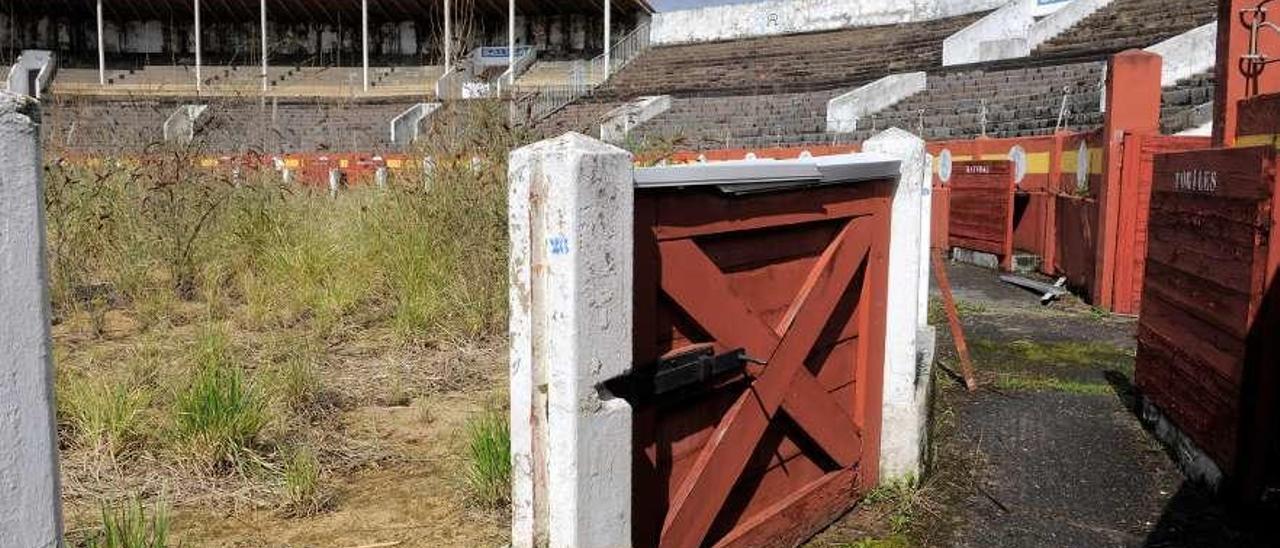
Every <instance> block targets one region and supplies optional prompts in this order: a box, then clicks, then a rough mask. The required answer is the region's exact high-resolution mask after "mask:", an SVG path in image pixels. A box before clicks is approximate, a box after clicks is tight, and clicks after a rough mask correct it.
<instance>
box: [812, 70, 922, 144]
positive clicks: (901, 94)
mask: <svg viewBox="0 0 1280 548" xmlns="http://www.w3.org/2000/svg"><path fill="white" fill-rule="evenodd" d="M928 83H929V76H928V74H927V73H925V72H903V73H899V74H891V75H889V76H885V77H884V78H881V79H879V80H876V81H874V82H871V83H870V84H867V85H865V86H862V87H860V88H858V89H855V90H853V91H850V92H848V93H845V94H843V95H839V96H837V97H835V98H833V99H831V100H830V101H828V102H827V131H828V132H830V133H852V132H855V131H857V130H858V121H859V120H860V119H862V118H863V117H865V116H867V115H869V114H875V113H877V112H880V111H882V110H884V109H886V108H889V107H891V106H893V105H894V104H896V103H898V102H899V101H902V100H903V99H906V98H908V97H910V96H912V95H915V94H917V93H920V92H922V91H924V89H925V87H926V86H927V85H928Z"/></svg>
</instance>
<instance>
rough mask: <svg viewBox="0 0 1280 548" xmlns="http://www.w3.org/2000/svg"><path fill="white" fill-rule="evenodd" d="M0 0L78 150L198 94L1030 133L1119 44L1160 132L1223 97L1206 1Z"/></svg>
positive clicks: (313, 104)
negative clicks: (38, 62)
mask: <svg viewBox="0 0 1280 548" xmlns="http://www.w3.org/2000/svg"><path fill="white" fill-rule="evenodd" d="M8 3H9V4H10V5H9V6H8V7H7V9H5V10H3V14H0V44H3V49H0V55H2V56H3V57H4V59H5V62H9V63H16V65H15V66H26V65H23V63H22V57H23V52H24V51H27V52H30V51H33V50H44V51H50V52H52V53H53V55H52V56H50V59H51V60H50V61H49V64H50V65H51V67H50V69H46V72H49V73H51V75H52V77H51V78H49V80H48V83H47V84H39V83H37V84H36V87H38V88H41V89H40V90H39V91H43V92H45V93H48V94H50V95H51V96H52V97H51V98H50V99H49V100H47V101H46V108H47V109H48V113H47V116H48V117H49V119H50V120H52V121H53V123H52V124H49V125H48V127H47V129H46V133H48V134H49V135H50V138H51V140H52V141H53V142H55V143H57V144H59V145H60V146H65V147H68V148H70V149H82V150H101V149H103V148H104V147H115V148H128V147H137V146H142V145H146V144H149V143H152V142H157V141H160V140H163V139H164V138H165V135H164V133H165V132H164V126H165V123H166V121H168V120H169V119H170V118H171V117H172V116H174V113H175V112H176V111H179V110H181V109H185V108H187V107H188V106H192V107H194V106H199V107H207V108H200V109H199V112H200V114H199V115H198V116H197V117H196V119H195V120H192V125H193V127H194V128H196V130H197V131H193V132H192V134H193V135H195V134H201V135H203V136H205V137H206V139H205V144H206V145H207V146H210V147H212V148H214V149H217V150H221V151H227V152H234V151H243V150H255V151H260V152H265V153H303V152H315V151H336V150H342V151H352V152H371V153H372V152H387V151H394V150H397V149H399V148H402V147H403V146H404V145H405V144H406V142H405V140H404V139H396V138H394V137H393V135H392V133H393V132H392V131H390V130H389V128H390V126H391V123H392V121H393V120H396V121H398V123H403V122H404V121H405V120H413V121H414V124H412V125H414V127H417V128H420V127H425V126H427V125H429V124H430V123H431V121H432V115H429V114H424V115H422V116H417V115H416V114H414V113H417V112H423V113H425V112H426V111H435V108H434V106H424V105H435V104H436V103H437V102H439V101H451V100H472V99H488V100H493V99H497V100H502V101H507V102H509V103H510V111H511V115H512V122H513V123H519V124H528V125H531V126H532V127H534V128H536V130H537V131H538V132H539V133H541V134H547V135H550V134H557V133H560V132H563V131H567V130H576V131H581V132H584V133H588V134H591V135H596V136H599V135H600V134H601V130H600V128H601V126H602V125H607V124H609V123H610V120H615V123H614V125H615V126H616V125H617V123H616V120H617V119H619V117H620V116H622V117H624V118H626V122H625V123H624V124H623V125H624V126H625V128H624V129H623V130H622V131H620V132H617V131H615V132H611V133H610V135H609V137H610V138H611V139H613V140H615V141H621V140H627V141H630V142H634V143H640V142H645V141H649V142H659V141H660V142H671V143H678V148H687V149H693V150H702V149H710V148H723V147H756V146H774V145H805V144H834V143H856V142H859V141H861V140H862V139H865V138H866V137H867V136H869V135H871V134H872V133H874V132H875V131H876V130H878V129H883V128H886V127H891V126H897V127H902V128H905V129H909V130H911V131H913V132H917V133H920V134H922V135H923V136H925V137H926V138H929V139H950V138H966V137H975V136H982V135H985V136H991V137H1018V136H1032V135H1044V134H1048V133H1052V132H1054V131H1055V130H1062V129H1090V128H1094V127H1098V126H1099V124H1100V123H1101V120H1102V114H1103V112H1104V111H1105V105H1104V104H1102V103H1103V101H1102V97H1103V90H1102V87H1103V82H1104V80H1105V74H1104V73H1105V71H1104V66H1105V59H1106V58H1107V57H1108V56H1109V55H1111V54H1114V53H1116V52H1119V51H1122V50H1124V49H1129V48H1148V49H1150V50H1152V51H1156V52H1158V53H1161V54H1162V55H1163V56H1164V57H1165V59H1166V60H1165V65H1166V80H1167V81H1166V82H1163V84H1164V85H1165V87H1166V93H1165V97H1164V101H1163V103H1164V108H1163V111H1162V125H1163V126H1164V129H1165V130H1166V131H1167V132H1170V133H1177V132H1182V131H1188V130H1193V131H1200V132H1204V131H1207V123H1208V119H1207V116H1208V112H1209V107H1210V106H1211V104H1212V95H1213V78H1212V77H1211V75H1210V68H1211V66H1212V63H1211V59H1212V49H1213V47H1214V44H1213V40H1212V33H1206V32H1204V29H1206V28H1207V27H1209V26H1212V24H1213V22H1214V20H1215V17H1216V15H1215V9H1214V3H1213V2H1210V1H1206V0H1176V1H1174V2H1154V1H1152V0H1111V1H1106V0H1069V1H1068V0H1060V1H1052V2H1045V1H1043V0H1018V1H1013V2H999V1H991V0H987V1H979V0H974V1H967V2H925V3H920V2H917V3H916V4H919V5H915V6H913V7H911V8H902V7H900V6H896V5H894V3H891V2H880V1H868V2H860V3H854V4H851V5H850V6H843V7H841V6H836V7H831V6H828V5H826V4H824V3H822V2H815V1H813V0H800V1H794V2H789V3H788V2H781V1H772V2H760V3H754V4H742V5H729V6H718V7H712V8H702V9H697V10H686V11H679V12H666V13H656V14H655V13H653V12H652V9H651V8H650V7H649V5H648V4H647V3H646V2H645V1H644V0H635V1H630V0H629V1H626V2H612V3H605V5H604V6H602V5H600V4H597V3H593V2H586V1H583V2H556V3H545V2H534V1H525V0H522V1H520V2H512V3H511V4H510V5H506V3H501V2H474V1H464V0H452V2H443V3H442V2H407V3H406V2H393V1H389V0H370V2H368V3H367V4H363V5H362V4H361V2H356V1H352V2H343V3H337V2H302V1H297V2H294V1H290V2H285V1H282V0H271V1H264V2H261V3H258V2H250V3H232V2H218V1H216V0H205V1H204V5H203V6H202V7H201V8H200V9H199V10H198V12H199V13H201V14H202V16H203V20H202V21H201V22H200V23H199V24H200V25H203V26H202V27H201V29H202V30H201V31H200V32H196V31H195V28H196V25H197V22H196V17H195V15H196V13H197V10H196V9H195V8H196V6H198V5H199V2H188V1H181V2H179V1H163V2H138V1H126V0H103V1H102V2H101V6H102V11H101V13H102V17H101V20H99V18H98V16H97V14H98V13H99V12H98V11H97V9H96V8H97V6H96V5H95V4H94V3H93V2H91V1H88V0H86V1H71V0H59V1H56V2H34V1H32V2H24V1H20V0H10V1H9V2H8ZM451 3H452V4H453V5H452V6H451V7H452V11H451V12H450V15H449V16H448V17H446V16H445V7H446V6H448V5H450V4H451ZM792 4H794V5H792ZM606 6H607V7H608V9H607V10H606V9H605V7H606ZM787 6H790V7H789V8H788V7H787ZM780 8H785V9H780ZM366 10H367V11H366ZM263 18H265V19H263ZM263 20H265V21H266V26H265V27H263V26H262V21H263ZM606 20H607V21H609V26H608V27H606V26H605V25H604V21H606ZM693 20H701V21H705V22H709V23H707V24H704V25H692V24H691V23H690V21H693ZM446 21H448V22H449V24H447V25H446V24H445V22H446ZM710 22H714V23H710ZM511 23H514V25H512V24H511ZM98 28H102V29H103V32H102V33H101V39H99V33H98V32H97V29H98ZM1010 29H1014V30H1013V31H1010ZM264 31H265V32H264ZM1011 32H1012V33H1011ZM1019 33H1021V34H1019ZM200 37H203V40H199V38H200ZM264 43H265V44H266V49H265V55H264V54H263V53H264V50H263V47H262V44H264ZM605 44H608V45H609V46H610V47H609V48H606V47H605ZM1010 44H1013V47H1010ZM99 46H100V48H99ZM366 46H367V47H366ZM508 46H514V47H508ZM606 50H609V51H606ZM1206 51H1207V55H1206ZM197 52H198V53H197ZM99 53H101V55H99ZM606 54H608V58H607V59H606V58H605V55H606ZM27 68H28V69H29V68H30V67H27ZM22 72H23V71H22V70H19V69H16V68H15V70H14V71H11V75H10V76H11V78H10V79H11V81H13V80H15V74H19V73H22ZM16 79H17V80H19V81H21V80H22V78H16ZM902 82H909V83H908V84H906V85H903V84H902ZM11 87H12V84H11ZM886 89H887V90H891V91H890V92H887V93H886V92H885V91H884V90H886ZM869 95H874V96H875V98H876V100H873V101H868V100H867V97H868V96H869ZM654 97H661V98H662V100H661V101H654V100H652V98H654ZM641 103H643V104H646V105H651V106H648V107H645V108H644V109H641V110H643V112H640V110H638V109H639V108H640V107H638V106H637V105H638V104H641ZM653 105H660V106H659V107H655V106H653ZM439 112H440V113H444V112H447V109H446V110H441V111H439ZM637 113H639V115H638V116H637ZM407 114H413V115H410V116H406V115H407ZM438 115H442V114H437V116H438ZM403 133H404V132H402V135H403ZM219 135H223V136H225V137H219ZM246 137H247V138H246Z"/></svg>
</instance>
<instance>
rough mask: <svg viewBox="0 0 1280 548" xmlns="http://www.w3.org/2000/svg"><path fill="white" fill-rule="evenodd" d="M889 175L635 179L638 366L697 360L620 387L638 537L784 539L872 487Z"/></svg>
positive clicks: (823, 521)
mask: <svg viewBox="0 0 1280 548" xmlns="http://www.w3.org/2000/svg"><path fill="white" fill-rule="evenodd" d="M892 188H893V186H892V182H890V181H875V182H863V183H856V184H848V185H837V186H823V187H817V188H810V189H793V190H783V191H776V192H770V193H765V194H750V195H732V194H727V193H722V192H720V191H718V190H716V189H714V188H707V187H703V188H699V189H692V190H689V189H680V190H675V189H639V190H638V191H637V195H636V216H637V218H636V263H635V264H636V275H635V285H636V287H635V295H636V302H635V341H636V345H635V346H636V348H635V355H636V364H637V371H639V372H643V371H645V370H646V369H648V370H650V371H651V372H652V371H654V370H658V371H661V370H663V369H662V367H664V366H660V365H657V364H659V363H666V364H669V363H671V362H672V361H673V360H685V361H684V363H694V362H697V361H698V359H702V360H703V361H702V362H701V363H703V364H705V365H706V366H707V367H706V368H704V369H701V370H700V372H698V371H699V370H696V369H695V370H692V371H694V372H695V375H694V376H695V377H696V378H695V379H694V380H695V382H692V383H689V382H682V383H680V386H679V387H678V388H670V387H668V388H667V389H666V390H665V391H664V392H663V393H661V394H658V393H657V391H655V392H654V393H651V394H649V395H648V396H647V397H642V398H632V400H633V405H634V409H635V431H634V444H635V447H636V454H635V458H634V471H635V472H634V478H633V490H634V491H633V531H634V533H633V536H634V539H633V540H634V545H635V546H669V547H696V546H712V545H714V546H792V545H795V544H798V543H799V542H801V541H803V540H804V539H806V538H808V537H809V536H811V535H812V534H813V533H814V532H816V531H817V530H818V529H820V528H821V527H824V526H826V525H827V524H828V523H830V522H831V521H832V520H834V519H835V518H837V517H838V516H839V515H840V514H842V513H843V512H845V511H847V510H848V509H849V508H850V507H851V506H852V505H853V504H854V502H855V501H856V498H857V497H856V495H857V494H858V493H859V492H860V491H862V490H864V489H867V488H869V487H870V486H873V485H874V484H875V482H876V474H877V459H878V455H879V425H880V405H881V383H882V375H883V371H882V364H883V361H884V336H885V332H884V329H885V328H884V317H885V309H884V307H885V299H886V295H885V293H886V276H887V254H888V250H887V246H888V231H889V211H890V200H891V193H892ZM664 359H665V361H664ZM735 359H741V361H742V362H743V363H744V364H746V365H745V367H739V368H734V367H732V362H733V361H734V360H735ZM726 364H728V366H727V367H722V366H725V365H726ZM684 371H686V372H688V371H691V370H689V369H687V368H686V369H684ZM686 380H687V379H686Z"/></svg>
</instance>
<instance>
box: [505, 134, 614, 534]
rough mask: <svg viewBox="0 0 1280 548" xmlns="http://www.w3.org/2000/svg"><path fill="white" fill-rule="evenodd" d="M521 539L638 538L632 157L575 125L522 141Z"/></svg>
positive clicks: (517, 283) (515, 274)
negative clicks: (621, 389)
mask: <svg viewBox="0 0 1280 548" xmlns="http://www.w3.org/2000/svg"><path fill="white" fill-rule="evenodd" d="M509 178H510V186H509V191H510V196H509V215H510V218H509V222H510V235H511V263H510V268H511V273H510V274H511V280H510V284H511V289H510V291H511V293H510V305H511V358H510V360H511V361H510V366H511V453H512V455H511V458H512V524H511V529H512V531H511V532H512V534H511V543H512V546H513V547H515V548H532V547H535V546H537V547H542V546H550V547H553V548H554V547H584V548H585V547H620V546H630V544H631V406H630V405H629V404H628V403H627V402H626V401H625V400H623V399H621V398H613V397H610V396H609V395H608V394H607V393H606V392H604V391H602V390H601V389H600V384H601V383H602V382H604V381H605V380H608V379H611V378H614V377H617V376H619V375H622V374H624V373H626V372H627V371H628V370H629V369H630V368H631V326H632V300H631V299H632V253H633V251H632V245H633V243H632V240H633V236H632V230H633V226H632V225H633V223H634V219H633V215H634V214H633V203H634V189H633V176H632V161H631V155H630V154H629V153H627V152H626V151H624V150H622V149H619V148H616V147H613V146H610V145H607V144H605V143H602V142H600V141H597V140H594V139H591V138H589V137H585V136H583V135H579V134H577V133H568V134H565V135H563V136H561V137H557V138H555V139H549V140H546V141H541V142H538V143H534V144H532V145H529V146H526V147H524V148H521V149H518V150H516V151H514V152H512V153H511V159H510V173H509Z"/></svg>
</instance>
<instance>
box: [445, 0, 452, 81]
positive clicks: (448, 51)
mask: <svg viewBox="0 0 1280 548" xmlns="http://www.w3.org/2000/svg"><path fill="white" fill-rule="evenodd" d="M452 57H453V22H452V21H450V16H449V0H444V73H445V74H449V69H450V68H452V67H453V58H452Z"/></svg>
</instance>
